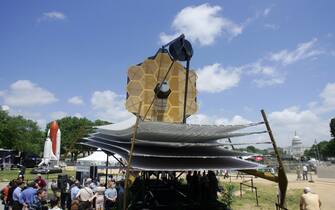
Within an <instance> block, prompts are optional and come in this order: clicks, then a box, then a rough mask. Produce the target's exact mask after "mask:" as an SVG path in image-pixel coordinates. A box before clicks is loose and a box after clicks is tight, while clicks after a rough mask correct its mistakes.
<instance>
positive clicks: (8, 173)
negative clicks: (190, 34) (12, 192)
mask: <svg viewBox="0 0 335 210" xmlns="http://www.w3.org/2000/svg"><path fill="white" fill-rule="evenodd" d="M31 170H32V169H31V168H27V169H26V173H25V180H26V181H29V180H34V179H35V178H36V174H31ZM75 173H76V172H75V171H63V173H59V174H67V175H68V176H75ZM18 174H19V170H18V169H13V170H3V171H0V182H9V181H10V180H12V179H16V178H17V176H18ZM59 174H49V175H48V174H42V177H43V178H44V179H46V180H49V181H51V180H52V179H56V180H57V176H58V175H59Z"/></svg>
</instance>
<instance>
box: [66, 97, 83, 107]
mask: <svg viewBox="0 0 335 210" xmlns="http://www.w3.org/2000/svg"><path fill="white" fill-rule="evenodd" d="M67 102H68V103H70V104H73V105H83V104H84V101H83V99H82V98H81V97H80V96H73V97H71V98H69V99H68V100H67Z"/></svg>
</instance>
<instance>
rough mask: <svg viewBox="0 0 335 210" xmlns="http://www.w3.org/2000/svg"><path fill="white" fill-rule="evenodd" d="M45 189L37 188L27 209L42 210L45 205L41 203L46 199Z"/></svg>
mask: <svg viewBox="0 0 335 210" xmlns="http://www.w3.org/2000/svg"><path fill="white" fill-rule="evenodd" d="M46 196H47V191H46V190H45V189H39V190H37V193H36V195H35V197H34V199H33V201H32V202H31V204H30V205H29V210H43V209H44V208H45V207H44V205H43V203H44V201H45V200H46Z"/></svg>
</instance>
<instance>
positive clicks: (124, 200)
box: [123, 101, 142, 210]
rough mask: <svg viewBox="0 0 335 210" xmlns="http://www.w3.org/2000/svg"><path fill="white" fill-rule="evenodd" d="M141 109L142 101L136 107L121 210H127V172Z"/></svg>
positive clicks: (129, 166)
mask: <svg viewBox="0 0 335 210" xmlns="http://www.w3.org/2000/svg"><path fill="white" fill-rule="evenodd" d="M141 108H142V101H141V102H140V105H139V107H138V112H137V113H136V123H135V126H134V130H133V136H132V138H131V147H130V151H129V157H128V165H127V171H126V178H125V183H124V189H125V193H124V197H123V209H124V210H126V209H127V195H128V182H129V172H130V168H131V161H132V159H133V152H134V146H135V141H136V134H137V128H138V124H139V122H140V112H141Z"/></svg>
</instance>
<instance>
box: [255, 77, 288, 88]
mask: <svg viewBox="0 0 335 210" xmlns="http://www.w3.org/2000/svg"><path fill="white" fill-rule="evenodd" d="M253 82H255V83H256V84H257V86H258V87H267V86H274V85H280V84H283V83H284V82H285V77H272V78H267V79H264V78H263V79H254V80H253Z"/></svg>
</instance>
